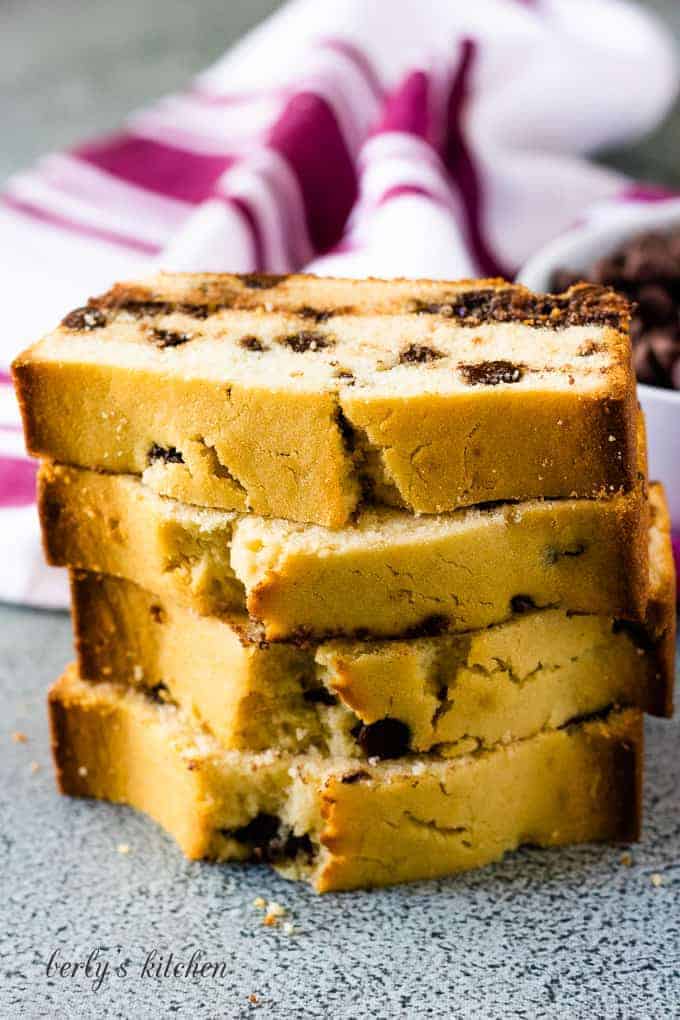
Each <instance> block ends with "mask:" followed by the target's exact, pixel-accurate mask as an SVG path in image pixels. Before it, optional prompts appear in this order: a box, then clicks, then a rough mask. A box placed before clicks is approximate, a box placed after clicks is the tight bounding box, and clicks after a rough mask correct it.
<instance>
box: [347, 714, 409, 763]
mask: <svg viewBox="0 0 680 1020" xmlns="http://www.w3.org/2000/svg"><path fill="white" fill-rule="evenodd" d="M351 732H352V736H353V737H354V738H355V740H356V742H357V744H358V745H359V747H360V748H361V750H362V751H363V752H364V754H365V755H366V757H367V758H401V757H402V756H403V755H405V754H408V751H409V749H410V745H411V730H410V728H409V727H408V726H407V725H406V723H404V722H402V721H401V719H392V718H391V717H390V716H385V718H384V719H378V721H377V722H374V723H369V725H368V726H364V725H363V724H362V723H359V724H358V725H357V726H355V727H354V728H353V730H352V731H351Z"/></svg>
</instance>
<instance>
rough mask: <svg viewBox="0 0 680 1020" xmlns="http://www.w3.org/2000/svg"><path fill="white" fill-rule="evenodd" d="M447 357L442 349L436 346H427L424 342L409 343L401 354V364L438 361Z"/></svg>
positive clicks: (421, 363)
mask: <svg viewBox="0 0 680 1020" xmlns="http://www.w3.org/2000/svg"><path fill="white" fill-rule="evenodd" d="M443 357H445V355H444V354H442V352H441V351H438V350H435V348H434V347H427V346H425V345H424V344H409V346H408V347H406V348H405V350H403V351H402V352H401V354H400V355H399V364H400V365H411V364H413V365H424V364H427V363H428V362H430V361H438V360H439V358H443Z"/></svg>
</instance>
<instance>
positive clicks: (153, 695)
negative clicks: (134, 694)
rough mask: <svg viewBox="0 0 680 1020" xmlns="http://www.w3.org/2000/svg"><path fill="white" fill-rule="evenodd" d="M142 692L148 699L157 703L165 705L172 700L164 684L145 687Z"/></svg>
mask: <svg viewBox="0 0 680 1020" xmlns="http://www.w3.org/2000/svg"><path fill="white" fill-rule="evenodd" d="M144 693H145V695H146V697H147V698H148V699H149V701H153V702H155V703H156V704H157V705H167V704H170V703H171V702H172V698H171V697H170V691H169V690H168V688H167V687H166V686H165V684H154V686H153V687H147V688H145V690H144Z"/></svg>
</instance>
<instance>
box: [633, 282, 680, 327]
mask: <svg viewBox="0 0 680 1020" xmlns="http://www.w3.org/2000/svg"><path fill="white" fill-rule="evenodd" d="M636 303H637V307H638V311H639V313H640V318H641V320H642V321H643V322H645V323H646V324H647V325H648V326H649V325H656V326H662V325H663V324H664V323H667V322H672V321H673V320H674V318H675V314H674V313H675V305H674V302H673V298H672V297H671V295H670V294H669V292H668V290H667V289H666V288H665V287H662V286H661V285H660V284H658V283H648V284H645V286H643V287H640V289H639V290H638V292H637V294H636Z"/></svg>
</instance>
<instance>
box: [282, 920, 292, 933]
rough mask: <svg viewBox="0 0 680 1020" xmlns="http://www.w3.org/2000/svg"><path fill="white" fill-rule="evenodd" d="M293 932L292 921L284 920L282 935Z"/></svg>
mask: <svg viewBox="0 0 680 1020" xmlns="http://www.w3.org/2000/svg"><path fill="white" fill-rule="evenodd" d="M294 932H295V926H294V924H293V922H292V921H286V923H285V924H284V926H283V934H284V935H292V934H293V933H294Z"/></svg>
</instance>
